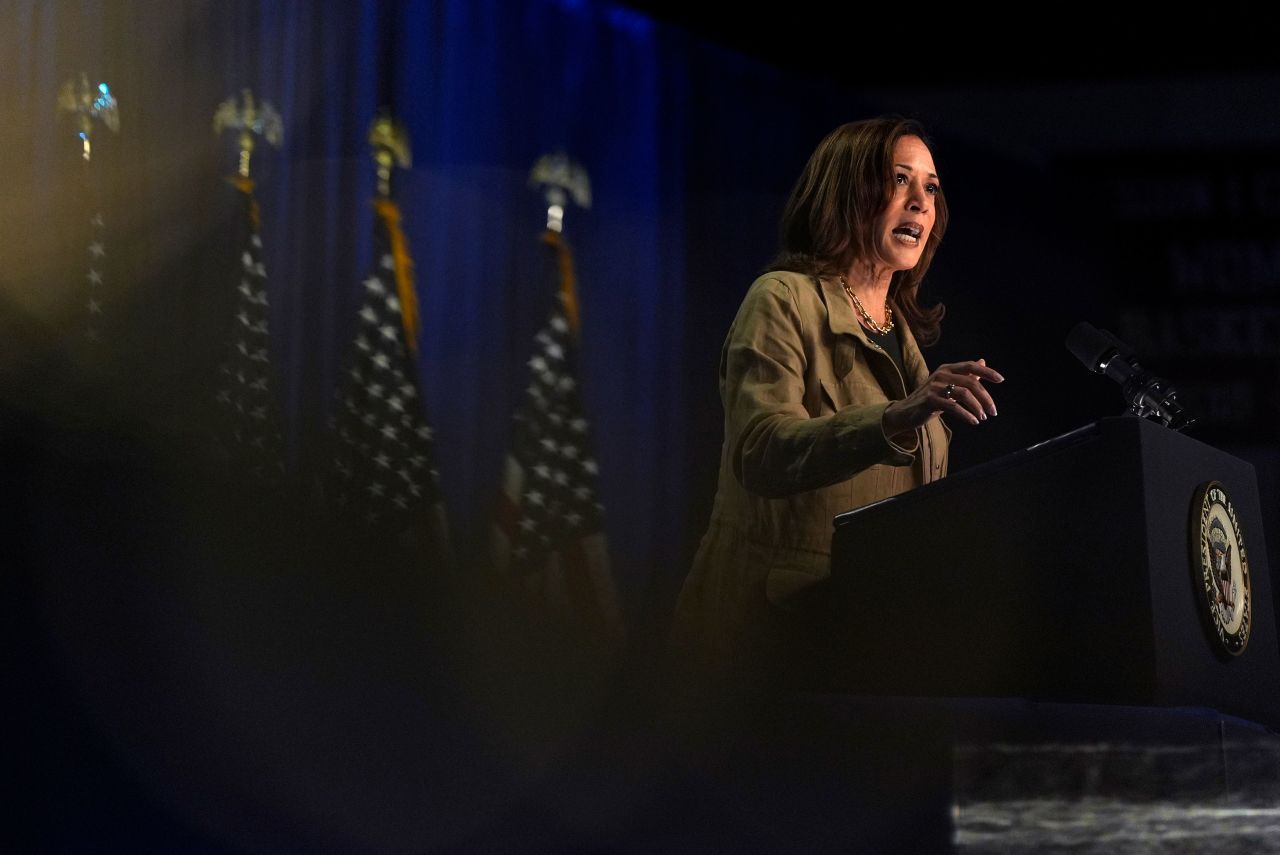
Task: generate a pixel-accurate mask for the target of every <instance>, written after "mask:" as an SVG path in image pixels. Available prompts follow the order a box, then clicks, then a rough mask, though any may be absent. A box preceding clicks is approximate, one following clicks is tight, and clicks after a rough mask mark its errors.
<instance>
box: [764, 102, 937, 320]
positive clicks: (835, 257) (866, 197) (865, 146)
mask: <svg viewBox="0 0 1280 855" xmlns="http://www.w3.org/2000/svg"><path fill="white" fill-rule="evenodd" d="M907 136H915V137H919V138H920V139H921V140H923V141H924V143H925V145H929V140H928V137H927V136H926V135H925V132H924V128H923V127H922V126H921V125H920V123H919V122H916V121H915V120H913V119H905V118H902V117H901V116H881V117H880V118H877V119H866V120H864V121H861V122H850V123H848V124H845V125H841V126H840V127H838V128H836V129H835V130H834V131H832V132H831V133H829V134H827V136H826V138H825V139H824V140H823V141H822V142H820V143H819V144H818V147H817V148H816V149H815V150H814V152H813V154H812V155H811V156H810V157H809V162H808V163H806V164H805V167H804V171H803V172H801V173H800V178H799V180H797V181H796V186H795V188H794V189H792V191H791V197H790V198H789V199H788V200H787V206H786V208H785V209H784V210H783V213H782V223H781V227H780V229H779V231H780V236H779V237H780V240H779V244H780V246H779V251H778V255H777V257H776V258H774V260H773V262H772V263H771V264H770V269H773V270H796V271H799V272H801V273H808V274H810V275H813V276H836V275H838V274H839V273H842V272H843V271H845V270H848V269H849V267H850V266H851V265H852V264H853V262H854V261H855V260H858V259H867V260H870V259H873V258H874V257H875V237H876V236H875V234H874V226H875V221H876V217H878V216H879V215H880V213H881V212H882V211H884V209H885V205H886V204H887V203H888V200H889V199H890V198H892V196H893V181H894V166H893V147H894V145H895V144H896V143H897V142H898V140H899V139H901V138H902V137H907ZM933 198H934V201H933V204H934V223H933V229H932V230H931V231H930V232H929V238H928V240H927V241H925V246H924V251H923V252H922V253H921V254H920V261H919V263H917V264H916V266H915V267H913V268H912V269H910V270H897V271H894V274H893V278H892V280H891V281H890V284H889V297H890V299H892V300H893V301H894V303H895V305H897V307H898V310H899V312H900V313H901V314H902V316H903V317H904V318H905V320H906V321H907V323H908V324H909V325H910V326H911V331H912V332H913V333H914V334H915V336H916V338H917V339H918V340H919V342H920V343H921V344H922V345H928V344H933V343H934V342H935V341H937V340H938V335H939V332H940V329H939V328H940V326H941V322H942V316H943V314H944V313H945V311H946V307H944V306H943V305H942V304H940V303H939V304H937V305H934V306H932V307H931V308H928V309H925V308H922V307H921V306H920V304H919V303H918V302H917V300H916V294H917V292H918V291H919V290H920V283H921V281H922V280H923V279H924V275H925V273H926V272H927V271H928V269H929V264H930V263H931V262H932V261H933V255H934V253H935V252H937V250H938V244H939V243H940V242H941V241H942V236H943V234H944V233H945V232H946V230H947V219H948V216H947V200H946V197H945V196H944V195H943V193H942V189H941V188H939V189H938V195H936V196H935V197H933Z"/></svg>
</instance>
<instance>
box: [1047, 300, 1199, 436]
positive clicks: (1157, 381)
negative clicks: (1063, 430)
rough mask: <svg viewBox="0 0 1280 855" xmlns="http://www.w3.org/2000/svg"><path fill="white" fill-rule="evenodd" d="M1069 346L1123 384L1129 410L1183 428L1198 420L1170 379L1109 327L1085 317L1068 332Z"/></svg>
mask: <svg viewBox="0 0 1280 855" xmlns="http://www.w3.org/2000/svg"><path fill="white" fill-rule="evenodd" d="M1067 350H1069V351H1071V353H1072V354H1073V355H1074V356H1075V358H1076V359H1078V360H1080V361H1081V362H1082V363H1084V367H1085V368H1088V369H1089V370H1090V371H1092V372H1094V373H1095V374H1106V375H1107V376H1108V377H1110V378H1111V379H1112V380H1114V381H1116V382H1117V383H1119V384H1120V387H1121V391H1122V392H1123V393H1124V398H1125V400H1126V401H1128V402H1129V411H1130V412H1131V413H1133V414H1134V415H1136V416H1142V417H1144V418H1145V417H1148V416H1156V417H1157V418H1159V419H1160V421H1161V422H1163V423H1164V426H1165V427H1168V428H1172V429H1173V430H1182V429H1183V428H1186V427H1188V426H1190V425H1191V424H1192V423H1194V422H1195V418H1193V417H1192V416H1189V415H1187V412H1186V411H1185V410H1183V409H1182V405H1181V404H1180V403H1178V391H1177V390H1176V389H1174V388H1173V385H1172V384H1171V383H1169V382H1168V381H1167V380H1163V379H1161V378H1159V377H1157V376H1155V375H1154V374H1151V373H1150V372H1148V371H1147V370H1146V369H1145V368H1143V367H1142V366H1141V365H1139V364H1138V360H1137V358H1136V357H1135V356H1134V355H1133V350H1132V349H1130V347H1129V346H1128V345H1127V344H1125V343H1124V342H1122V341H1121V340H1120V339H1118V338H1116V337H1115V336H1113V335H1112V334H1111V333H1109V332H1107V331H1106V330H1100V329H1098V328H1097V327H1095V326H1093V325H1092V324H1090V323H1087V322H1085V321H1081V322H1080V323H1078V324H1076V325H1075V326H1074V327H1073V328H1072V330H1071V332H1070V333H1068V334H1067Z"/></svg>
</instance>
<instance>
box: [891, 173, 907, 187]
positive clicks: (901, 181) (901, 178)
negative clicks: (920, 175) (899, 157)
mask: <svg viewBox="0 0 1280 855" xmlns="http://www.w3.org/2000/svg"><path fill="white" fill-rule="evenodd" d="M893 178H894V180H895V181H896V182H897V183H899V184H906V183H907V176H905V175H903V174H902V173H901V172H899V173H898V174H897V175H895V176H894V177H893Z"/></svg>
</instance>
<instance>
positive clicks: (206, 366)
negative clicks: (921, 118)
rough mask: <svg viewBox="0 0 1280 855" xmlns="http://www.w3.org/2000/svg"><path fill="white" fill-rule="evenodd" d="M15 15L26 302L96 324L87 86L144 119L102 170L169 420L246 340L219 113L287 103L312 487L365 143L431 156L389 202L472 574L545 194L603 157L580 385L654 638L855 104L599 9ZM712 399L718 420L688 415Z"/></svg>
mask: <svg viewBox="0 0 1280 855" xmlns="http://www.w3.org/2000/svg"><path fill="white" fill-rule="evenodd" d="M3 15H4V21H3V26H2V27H0V29H2V30H3V33H4V35H3V39H4V55H5V56H6V57H7V59H6V62H5V78H6V79H5V81H4V92H3V94H2V95H0V97H2V98H3V102H2V103H3V104H4V107H5V111H4V113H5V116H6V117H7V120H6V122H5V130H4V131H3V133H4V139H3V142H4V144H5V146H4V148H5V151H6V152H7V156H6V158H5V163H4V165H3V168H4V170H5V173H6V176H7V185H6V186H8V187H10V188H12V191H13V192H11V193H9V194H8V201H7V202H6V203H5V204H4V219H3V221H2V222H3V227H4V232H3V233H2V235H3V238H4V241H5V244H4V245H5V256H6V262H5V265H4V266H5V267H6V268H7V269H6V270H5V271H4V272H3V276H4V278H5V280H6V281H7V282H8V283H9V284H10V285H11V286H12V287H11V288H10V289H9V290H10V292H11V296H12V302H13V311H14V312H17V313H20V314H21V316H22V317H24V318H25V319H27V320H30V321H33V322H38V323H40V324H43V325H45V326H44V328H45V330H46V332H47V334H48V336H49V337H50V339H51V340H57V339H58V337H59V336H61V335H63V334H64V332H65V331H64V330H63V327H64V326H66V325H67V324H68V323H69V321H68V318H70V317H73V316H74V314H75V311H76V308H77V307H76V306H75V305H73V303H74V295H73V294H70V293H68V289H67V288H66V287H65V286H64V284H63V283H64V282H65V281H68V280H70V279H73V278H74V277H75V276H77V275H81V273H82V271H80V272H78V271H77V269H75V268H74V265H70V262H69V261H68V253H71V252H74V247H71V248H70V249H68V246H67V242H66V241H65V240H62V241H61V242H59V238H58V233H59V232H60V231H61V230H63V228H62V226H63V224H64V223H70V222H71V220H72V218H71V212H72V211H74V210H75V205H74V200H75V198H76V196H77V193H78V188H79V186H80V181H81V177H80V175H79V173H80V170H81V165H80V164H79V162H78V160H77V156H78V152H79V148H78V141H77V140H76V139H75V137H74V133H73V129H72V127H71V124H70V123H69V121H68V120H67V119H66V117H59V116H58V115H57V114H56V113H55V111H54V108H53V105H54V100H55V97H56V94H57V92H58V88H59V86H60V84H61V82H62V81H63V80H65V79H67V78H69V77H71V76H72V75H73V74H75V73H77V72H79V71H81V70H83V71H85V72H87V73H88V74H89V76H90V78H91V79H92V80H93V81H95V82H96V81H98V80H104V81H106V82H108V83H109V84H110V86H111V88H112V91H113V92H114V94H115V95H116V96H117V98H118V99H119V103H120V115H121V123H122V127H121V131H120V133H119V134H118V135H113V134H109V133H107V132H106V131H104V130H98V131H97V133H96V136H95V158H94V164H93V167H92V169H93V171H94V173H95V174H96V175H98V176H100V178H101V180H102V181H103V182H104V184H105V185H106V186H107V187H108V188H109V192H108V198H109V200H110V201H111V202H112V203H113V204H111V205H109V208H110V209H111V210H112V211H113V223H112V226H113V236H114V237H115V241H114V243H113V245H112V248H113V249H115V250H116V252H115V254H114V256H113V261H114V265H113V270H114V271H116V273H115V277H116V279H115V281H114V282H113V283H109V284H111V286H112V287H113V288H114V289H116V290H115V291H113V294H114V295H115V296H114V297H113V301H114V302H113V305H112V306H111V310H112V317H113V320H114V321H115V322H116V323H117V324H118V327H117V329H116V330H115V333H114V337H113V338H112V341H111V342H109V344H110V345H111V348H112V349H113V355H114V357H115V358H116V359H117V361H116V362H114V363H113V364H114V365H116V366H117V367H118V368H119V370H120V371H121V372H123V373H125V374H127V375H128V376H129V377H130V380H129V382H128V383H127V384H126V387H127V388H128V389H129V390H130V394H131V395H138V396H140V397H139V398H138V399H137V400H131V401H130V404H129V406H132V407H133V408H134V411H135V412H137V413H145V414H146V417H154V418H158V419H161V420H163V419H166V418H170V417H173V414H175V413H183V412H194V411H196V410H197V408H198V405H199V404H200V403H201V402H202V400H203V397H204V396H205V395H207V394H208V388H207V383H208V377H209V371H210V370H211V368H212V367H214V366H216V364H217V361H218V360H219V358H220V357H221V355H222V350H223V348H224V347H225V341H226V336H225V333H226V322H227V319H228V317H229V315H228V314H227V313H228V312H229V306H230V300H231V291H232V289H233V284H232V283H233V281H234V280H233V278H232V276H231V273H230V271H229V269H228V268H227V264H228V262H229V261H233V259H228V258H226V256H227V255H228V253H229V240H228V239H227V237H226V231H227V229H226V225H227V223H228V222H229V220H230V218H231V217H232V216H233V213H234V208H233V202H234V200H233V198H232V197H233V194H232V193H231V191H230V188H228V187H227V186H226V184H225V182H224V180H223V179H224V177H225V176H226V175H228V174H230V173H232V172H233V171H234V169H235V165H236V159H235V145H234V141H233V140H232V139H230V138H223V139H218V138H216V137H215V136H214V134H213V133H212V132H211V118H212V114H213V111H214V108H215V107H216V106H217V104H218V103H220V102H221V101H222V100H223V99H224V98H226V97H228V96H232V95H238V94H239V92H240V90H241V89H242V88H246V87H247V88H250V89H252V90H253V92H254V93H255V95H256V96H257V97H258V98H259V99H262V100H266V101H270V102H271V103H272V104H274V105H275V107H276V108H277V109H278V110H279V112H280V114H281V116H282V118H283V122H284V129H285V137H284V144H283V147H282V148H281V149H280V150H279V151H276V150H272V149H270V148H269V147H268V146H267V145H265V144H264V143H261V142H260V143H259V145H258V148H257V149H256V151H255V153H254V157H253V175H254V177H255V179H256V180H257V182H258V186H257V193H258V199H259V202H260V204H261V211H262V229H261V233H262V239H263V243H264V258H265V263H266V269H267V274H268V278H269V286H270V299H271V340H272V359H273V362H274V364H275V367H276V369H277V370H278V372H279V379H280V384H279V390H280V398H281V403H282V405H283V413H284V424H285V432H286V440H287V446H288V449H289V455H290V464H291V466H292V467H293V470H294V471H295V472H297V473H305V472H307V471H308V470H309V468H310V467H312V466H313V465H314V464H315V463H316V462H317V460H316V458H317V455H319V454H321V451H320V449H321V448H322V446H321V444H320V441H321V440H322V438H323V425H324V419H325V415H326V412H327V408H328V406H329V404H330V401H331V397H332V394H333V387H334V384H335V382H336V379H337V373H338V371H339V370H340V365H339V363H340V361H341V359H342V356H343V351H344V348H345V346H346V344H347V342H348V340H349V336H350V334H351V331H352V329H353V321H354V312H355V310H356V308H357V306H358V299H359V293H358V289H359V287H360V286H359V282H360V280H361V279H362V278H363V275H364V271H365V269H366V267H367V265H368V262H369V258H368V256H369V252H370V249H369V244H370V235H371V229H372V211H371V209H370V207H369V205H368V201H369V199H370V198H371V197H372V195H373V193H374V173H373V168H372V166H371V163H370V159H369V156H368V146H367V142H366V135H367V131H368V126H369V123H370V121H371V120H372V118H373V117H374V115H375V113H376V112H377V110H378V109H379V108H381V107H384V106H385V107H388V108H389V109H390V110H391V111H392V112H393V113H394V114H395V115H396V116H397V117H399V118H400V119H401V120H402V121H403V123H404V124H405V126H406V128H407V130H408V131H409V134H410V136H411V139H412V143H413V148H414V164H413V167H412V168H411V169H409V170H407V171H403V172H398V173H397V175H396V177H395V193H396V196H397V197H398V200H399V202H400V205H401V208H402V210H403V213H404V227H405V232H406V235H407V237H408V240H409V243H410V247H411V250H412V253H413V256H414V259H415V261H416V270H417V287H418V291H419V297H420V303H421V315H422V336H421V350H420V365H419V367H420V369H421V380H422V385H423V387H424V390H425V395H426V404H427V407H428V413H429V418H430V419H431V421H432V423H433V424H434V425H435V427H436V430H437V449H438V454H439V468H440V471H441V477H442V479H443V486H444V491H445V497H446V502H447V508H448V513H449V515H450V520H451V523H452V525H453V529H454V536H455V538H456V540H457V542H458V544H459V545H460V547H461V548H460V551H461V552H462V553H463V554H464V555H465V554H478V552H479V551H480V550H481V549H482V547H483V543H484V539H485V537H486V536H487V532H488V525H489V521H490V518H491V511H492V508H493V502H494V498H495V496H496V492H497V488H498V480H499V476H500V468H501V464H502V459H503V455H504V453H505V451H506V443H507V440H508V435H509V427H510V416H511V413H512V411H513V409H514V407H515V405H516V402H517V400H518V395H519V394H520V391H521V389H522V387H523V384H524V379H525V370H526V369H525V367H524V363H525V360H526V359H527V358H528V354H529V348H530V345H531V337H532V335H533V333H534V331H535V330H536V327H537V325H538V324H539V323H540V322H541V319H542V317H543V314H544V312H545V309H546V305H547V301H548V295H547V294H546V293H543V291H544V287H543V283H542V282H541V281H540V278H539V277H538V275H537V274H536V271H537V270H538V269H539V268H538V257H539V256H538V240H537V237H538V233H539V231H540V230H541V229H542V227H543V222H544V208H543V201H542V199H541V197H540V195H539V193H537V192H536V191H535V190H533V189H531V188H530V187H529V185H528V181H527V176H528V172H529V169H530V167H531V166H532V164H533V162H534V160H535V159H536V158H537V157H538V156H540V155H541V154H544V153H546V152H549V151H552V150H555V149H563V150H565V151H566V152H568V153H569V154H571V155H572V156H573V157H574V158H576V159H577V160H579V161H580V162H581V163H582V164H583V165H584V166H586V167H587V169H588V170H589V172H590V175H591V179H592V195H593V204H592V207H591V209H590V210H585V211H584V210H578V209H576V208H571V209H570V210H569V211H568V214H567V218H566V229H565V235H566V237H567V238H568V240H569V242H570V244H571V246H572V247H573V248H574V250H575V252H576V257H577V271H578V282H579V295H580V300H581V309H582V354H583V361H582V366H583V367H582V370H583V372H584V376H583V378H582V386H583V394H584V397H585V403H586V407H587V410H588V413H589V415H590V417H591V419H592V420H593V422H594V430H595V444H596V446H597V456H598V459H599V465H600V471H601V481H600V490H601V493H602V500H603V504H604V506H605V511H606V533H607V535H608V539H609V543H610V547H611V553H612V557H613V562H614V567H615V575H616V577H617V579H618V583H619V586H620V589H621V597H622V604H623V607H624V611H626V612H627V613H628V615H629V618H630V620H631V622H633V623H637V622H638V623H645V622H648V621H650V618H654V617H656V619H657V622H658V623H661V620H662V617H663V615H664V614H665V612H666V611H667V610H668V609H669V607H670V600H671V598H672V597H673V596H674V593H675V589H676V587H677V586H678V584H679V581H680V579H681V578H682V577H683V574H684V572H685V568H686V566H687V561H688V558H689V555H690V553H691V550H692V543H693V541H694V540H695V539H696V537H697V535H698V534H699V533H700V532H699V529H700V528H701V526H702V525H703V523H704V522H705V516H706V512H707V507H704V505H707V500H708V499H709V493H708V492H707V491H708V489H709V488H708V487H707V486H706V485H707V484H708V483H709V482H713V480H714V466H715V460H714V456H715V455H714V451H713V452H711V453H707V449H706V448H704V446H707V447H713V446H714V441H700V442H699V443H698V454H697V456H698V459H697V460H690V459H689V442H690V436H691V435H694V434H698V432H701V434H705V435H706V437H712V436H714V435H715V434H717V433H718V431H719V426H718V424H714V423H712V422H713V421H714V418H715V417H714V415H713V416H707V415H705V413H707V412H714V411H715V409H716V405H715V404H714V401H713V399H714V396H715V378H714V366H715V358H716V351H717V349H718V347H719V344H720V339H721V337H722V335H723V332H724V330H725V329H726V327H727V323H728V320H729V318H730V317H731V316H732V312H733V310H734V308H735V307H736V304H737V299H738V296H739V295H740V294H741V292H742V291H743V290H744V289H745V286H746V283H748V282H749V281H750V279H751V277H752V276H753V274H754V272H755V271H756V270H757V269H758V268H759V267H760V266H761V265H762V264H763V263H764V262H765V261H766V260H767V257H768V255H769V252H770V249H769V248H770V247H771V246H772V243H773V229H774V223H775V219H776V216H777V211H778V209H779V206H780V199H781V196H782V195H783V194H784V193H785V192H786V190H787V189H788V184H789V182H790V181H791V180H792V178H793V176H794V174H795V173H796V171H797V169H798V166H799V164H800V163H802V162H803V159H804V157H805V156H806V154H807V152H808V150H810V149H811V147H812V145H813V144H814V142H815V141H816V140H817V139H818V138H819V137H820V136H821V135H822V134H823V133H824V132H825V131H826V130H828V129H829V128H830V127H831V126H833V125H834V124H836V123H838V122H840V121H844V120H846V119H848V118H850V117H853V116H856V115H858V114H859V110H858V109H857V107H856V105H854V104H851V103H850V101H849V98H848V97H847V96H846V95H843V94H841V93H839V92H836V91H834V90H833V89H832V88H831V87H830V86H829V85H825V84H819V83H814V82H810V81H804V80H796V79H795V78H794V77H790V76H785V75H783V74H782V73H781V72H777V71H774V70H772V69H769V68H767V67H764V66H762V65H760V64H759V63H756V62H753V61H751V60H748V59H746V58H744V57H742V56H739V55H736V54H734V53H731V52H728V51H724V50H722V49H719V48H714V47H711V46H708V45H706V44H703V43H700V42H698V41H696V40H693V39H691V38H690V37H689V36H687V35H686V34H684V33H683V32H680V31H676V30H673V29H670V28H666V27H663V26H660V25H657V24H655V23H654V22H653V21H651V20H650V19H648V18H646V17H645V16H643V15H641V14H638V13H636V12H634V11H631V10H628V9H625V8H623V7H619V6H614V5H610V4H608V3H602V2H594V3H589V2H570V0H564V1H563V2H553V0H527V2H518V3H517V2H497V0H489V2H471V1H470V0H468V1H467V2H435V3H428V2H421V3H413V2H405V3H394V2H372V0H371V1H370V2H362V3H324V4H311V3H301V2H297V3H285V2H282V3H259V2H217V3H214V2H183V3H164V4H161V3H152V2H142V0H138V2H129V0H117V2H92V1H91V0H85V2H59V3H43V2H36V0H30V2H14V3H9V4H6V6H5V10H4V11H3ZM691 244H694V246H692V247H691ZM67 265H70V267H71V269H69V270H64V269H63V267H64V266H67ZM691 366H696V370H693V369H692V368H691ZM691 394H692V395H696V396H698V399H699V400H700V401H702V402H703V403H705V404H706V405H707V406H699V407H697V408H695V409H696V410H697V412H698V413H699V415H697V416H693V417H691V416H690V407H689V400H688V399H689V396H690V395H691ZM121 406H122V407H123V406H124V405H123V404H121ZM700 422H701V423H700ZM701 434H699V435H701ZM703 458H706V459H705V460H704V459H703ZM691 481H696V482H697V484H698V486H697V487H696V488H695V489H694V490H693V492H692V493H691V488H690V483H691ZM699 491H701V492H699Z"/></svg>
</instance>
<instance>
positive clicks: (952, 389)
mask: <svg viewBox="0 0 1280 855" xmlns="http://www.w3.org/2000/svg"><path fill="white" fill-rule="evenodd" d="M955 396H956V384H955V383H948V384H947V388H945V389H943V390H942V397H944V398H948V399H951V398H955Z"/></svg>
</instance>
